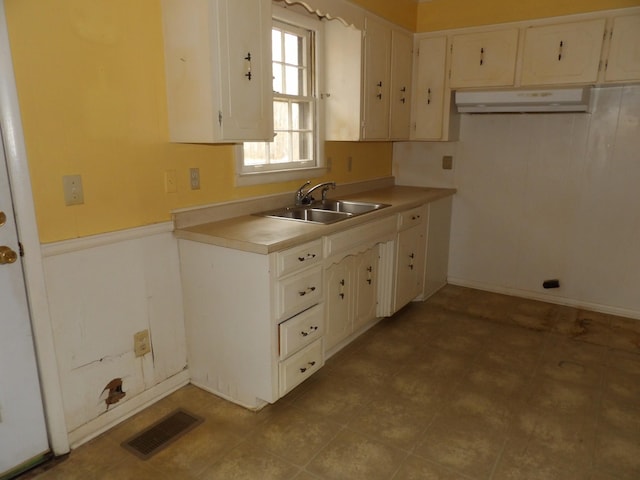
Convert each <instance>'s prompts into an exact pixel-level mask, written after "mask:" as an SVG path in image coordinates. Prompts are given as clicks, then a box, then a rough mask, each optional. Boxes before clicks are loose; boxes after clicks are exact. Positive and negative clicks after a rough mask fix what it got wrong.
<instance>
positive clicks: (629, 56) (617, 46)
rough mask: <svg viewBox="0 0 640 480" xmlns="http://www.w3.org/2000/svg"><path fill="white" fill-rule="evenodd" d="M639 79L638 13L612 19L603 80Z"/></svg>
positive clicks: (639, 22)
mask: <svg viewBox="0 0 640 480" xmlns="http://www.w3.org/2000/svg"><path fill="white" fill-rule="evenodd" d="M638 79H640V14H637V15H626V16H623V17H616V18H614V19H613V30H612V32H611V43H610V45H609V54H608V56H607V60H606V70H605V74H604V80H605V82H620V81H628V80H638Z"/></svg>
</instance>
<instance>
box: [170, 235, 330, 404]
mask: <svg viewBox="0 0 640 480" xmlns="http://www.w3.org/2000/svg"><path fill="white" fill-rule="evenodd" d="M178 245H179V249H180V262H181V270H182V286H183V297H184V305H185V322H186V331H187V351H188V359H189V370H190V373H191V378H192V383H193V384H195V385H197V386H199V387H201V388H203V389H205V390H208V391H210V392H212V393H215V394H217V395H219V396H222V397H223V398H226V399H228V400H231V401H233V402H235V403H238V404H240V405H243V406H245V407H247V408H251V409H258V408H261V407H262V406H264V405H265V404H266V403H273V402H275V401H276V400H277V399H278V398H280V397H281V396H283V395H285V394H286V393H287V392H289V391H290V390H291V389H293V388H294V387H296V386H297V385H298V384H300V383H301V382H302V381H304V380H305V379H306V378H309V377H310V376H311V375H312V374H313V373H314V372H316V371H317V370H318V369H319V368H320V367H322V365H323V364H324V349H323V345H322V341H323V333H324V304H323V300H324V292H323V274H324V269H323V264H322V240H321V239H318V240H316V241H313V242H309V243H306V244H304V245H301V246H298V247H294V248H292V249H289V250H285V251H283V252H276V253H272V254H269V255H261V254H257V253H250V252H244V251H241V250H235V249H232V248H225V247H219V246H215V245H209V244H205V243H200V242H195V241H189V240H184V239H180V240H179V243H178Z"/></svg>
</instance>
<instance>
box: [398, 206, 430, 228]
mask: <svg viewBox="0 0 640 480" xmlns="http://www.w3.org/2000/svg"><path fill="white" fill-rule="evenodd" d="M426 216H427V210H426V208H425V206H424V205H421V206H419V207H416V208H412V209H411V210H407V211H406V212H402V213H399V214H398V230H406V229H407V228H411V227H415V226H416V225H420V224H421V223H422V222H424V221H425V218H426Z"/></svg>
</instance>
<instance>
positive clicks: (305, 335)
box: [300, 325, 318, 337]
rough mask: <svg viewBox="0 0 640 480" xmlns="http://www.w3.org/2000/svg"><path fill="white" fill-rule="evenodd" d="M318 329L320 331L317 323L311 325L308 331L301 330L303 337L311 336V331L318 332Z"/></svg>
mask: <svg viewBox="0 0 640 480" xmlns="http://www.w3.org/2000/svg"><path fill="white" fill-rule="evenodd" d="M316 331H318V327H317V325H309V331H308V332H306V331H304V330H302V331H301V332H300V335H302V336H303V337H307V336H309V334H310V333H313V332H316Z"/></svg>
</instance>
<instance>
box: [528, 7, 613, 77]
mask: <svg viewBox="0 0 640 480" xmlns="http://www.w3.org/2000/svg"><path fill="white" fill-rule="evenodd" d="M605 23H606V21H605V19H604V18H601V19H596V20H589V21H584V22H573V23H564V24H557V25H546V26H539V27H530V28H527V29H526V30H525V31H524V49H523V53H522V74H521V78H520V83H521V85H526V86H529V85H560V84H568V83H570V84H579V83H591V82H595V81H596V80H597V78H598V66H599V64H600V54H601V51H602V42H603V38H604V30H605Z"/></svg>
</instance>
